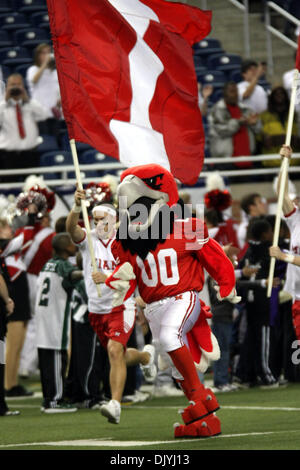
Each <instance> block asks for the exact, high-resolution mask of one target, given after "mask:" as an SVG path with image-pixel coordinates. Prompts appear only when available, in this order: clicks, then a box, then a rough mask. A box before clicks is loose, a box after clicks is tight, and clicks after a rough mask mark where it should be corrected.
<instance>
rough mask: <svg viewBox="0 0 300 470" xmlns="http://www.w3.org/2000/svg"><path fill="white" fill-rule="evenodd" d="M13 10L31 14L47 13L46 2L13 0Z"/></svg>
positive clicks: (44, 0)
mask: <svg viewBox="0 0 300 470" xmlns="http://www.w3.org/2000/svg"><path fill="white" fill-rule="evenodd" d="M13 2H14V9H15V10H17V11H20V12H21V13H32V12H35V11H42V10H46V11H47V3H46V0H13Z"/></svg>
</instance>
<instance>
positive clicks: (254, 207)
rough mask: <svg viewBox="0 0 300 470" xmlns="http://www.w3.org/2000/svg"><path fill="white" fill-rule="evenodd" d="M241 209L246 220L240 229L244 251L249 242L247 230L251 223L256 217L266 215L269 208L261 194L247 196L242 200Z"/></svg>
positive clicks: (241, 244) (241, 245) (240, 243)
mask: <svg viewBox="0 0 300 470" xmlns="http://www.w3.org/2000/svg"><path fill="white" fill-rule="evenodd" d="M241 209H242V211H243V213H244V220H243V221H242V222H241V223H240V225H239V228H238V232H237V235H238V241H239V245H240V248H241V249H242V250H243V248H244V247H245V244H246V242H247V229H248V225H249V221H250V220H251V219H252V218H254V217H260V216H263V215H266V214H267V212H268V207H267V204H266V200H265V199H264V198H263V197H262V196H261V195H260V194H259V193H251V194H246V195H245V196H244V197H243V198H242V200H241Z"/></svg>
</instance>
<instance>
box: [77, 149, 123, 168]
mask: <svg viewBox="0 0 300 470" xmlns="http://www.w3.org/2000/svg"><path fill="white" fill-rule="evenodd" d="M80 163H83V164H86V165H87V164H93V163H112V164H115V163H118V160H116V159H115V158H112V157H109V156H107V155H104V153H101V152H98V151H97V150H87V151H86V152H83V153H82V154H81V155H80Z"/></svg>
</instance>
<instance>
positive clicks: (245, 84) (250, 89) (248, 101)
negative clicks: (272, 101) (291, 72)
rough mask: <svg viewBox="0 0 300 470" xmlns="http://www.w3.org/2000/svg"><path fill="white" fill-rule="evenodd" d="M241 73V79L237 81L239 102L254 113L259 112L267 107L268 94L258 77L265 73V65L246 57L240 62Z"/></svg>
mask: <svg viewBox="0 0 300 470" xmlns="http://www.w3.org/2000/svg"><path fill="white" fill-rule="evenodd" d="M241 74H242V76H243V81H242V82H240V83H238V85H237V86H238V94H239V103H240V104H243V105H245V106H247V107H248V108H250V109H252V111H253V112H254V113H255V114H261V113H262V112H263V111H265V110H266V109H267V104H268V95H267V93H266V91H265V90H264V89H263V87H262V86H260V85H259V84H258V81H259V79H260V78H261V77H262V76H263V75H264V74H265V65H264V64H259V65H258V63H257V62H255V61H254V60H251V59H247V60H244V61H243V62H242V66H241Z"/></svg>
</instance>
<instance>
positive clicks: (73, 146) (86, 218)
mask: <svg viewBox="0 0 300 470" xmlns="http://www.w3.org/2000/svg"><path fill="white" fill-rule="evenodd" d="M70 147H71V152H72V157H73V162H74V167H75V174H76V180H77V186H78V189H79V190H80V191H82V190H83V186H82V181H81V175H80V168H79V163H78V156H77V150H76V143H75V139H71V140H70ZM81 211H82V216H83V222H84V227H85V230H86V236H87V242H88V247H89V252H90V257H91V262H92V268H93V272H95V273H96V272H97V271H98V269H97V264H96V258H95V252H94V246H93V242H92V236H91V227H90V221H89V216H88V212H87V208H86V205H85V201H84V200H83V199H82V200H81ZM96 289H97V293H98V297H101V288H100V284H96Z"/></svg>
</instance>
